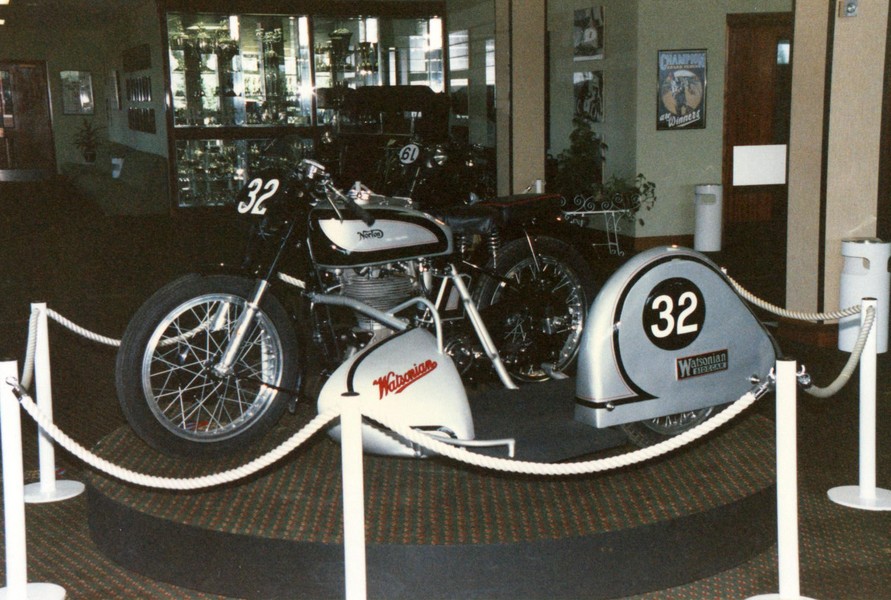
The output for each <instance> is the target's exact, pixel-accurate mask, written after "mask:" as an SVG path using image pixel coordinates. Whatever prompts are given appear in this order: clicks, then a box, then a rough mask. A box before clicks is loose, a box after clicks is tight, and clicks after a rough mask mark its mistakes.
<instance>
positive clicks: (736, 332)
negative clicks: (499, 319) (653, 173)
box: [575, 247, 777, 427]
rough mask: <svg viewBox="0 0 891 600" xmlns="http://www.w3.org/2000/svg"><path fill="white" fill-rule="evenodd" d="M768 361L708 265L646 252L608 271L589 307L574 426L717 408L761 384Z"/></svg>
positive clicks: (760, 334) (762, 340) (755, 328)
mask: <svg viewBox="0 0 891 600" xmlns="http://www.w3.org/2000/svg"><path fill="white" fill-rule="evenodd" d="M776 356H777V352H776V348H775V344H774V342H773V338H772V337H771V336H770V334H769V333H768V332H767V331H766V330H765V329H764V327H763V326H762V325H761V323H760V322H759V321H758V320H757V319H756V318H755V315H754V314H752V312H751V310H749V308H748V306H747V305H746V304H744V303H743V301H742V299H741V298H740V297H739V295H738V294H737V293H736V291H735V290H734V289H733V287H732V285H731V284H730V282H729V281H728V280H727V278H726V277H725V276H724V274H723V273H721V271H720V269H719V268H718V267H717V265H715V264H714V263H713V262H712V261H711V260H709V259H708V258H707V257H705V256H703V255H702V254H700V253H698V252H695V251H693V250H688V249H683V248H677V247H668V248H654V249H652V250H649V251H646V252H642V253H641V254H638V255H637V256H635V257H634V258H632V259H631V260H629V261H628V262H627V263H625V264H624V265H623V266H622V267H621V268H620V269H619V270H618V271H616V272H615V273H614V274H613V275H612V277H610V279H609V280H608V281H607V283H606V285H604V287H603V289H602V290H601V292H600V294H599V295H598V296H597V298H596V299H595V301H594V304H593V305H592V307H591V309H590V312H589V318H588V326H587V327H586V329H585V331H584V333H583V334H582V346H581V350H580V353H579V367H578V379H577V381H576V407H575V418H576V420H578V421H581V422H584V423H588V424H589V425H594V426H596V427H609V426H612V425H618V424H622V423H629V422H632V421H640V420H644V419H652V418H656V417H663V416H667V415H671V414H675V413H678V412H683V411H689V410H695V409H700V408H706V407H709V406H717V405H720V404H726V403H728V402H732V401H734V400H737V399H738V398H739V397H740V396H742V395H743V394H745V393H746V392H748V391H750V390H751V389H752V388H753V387H754V383H753V381H755V380H757V381H766V380H767V378H768V375H769V373H770V371H771V368H772V367H773V366H774V364H775V362H776Z"/></svg>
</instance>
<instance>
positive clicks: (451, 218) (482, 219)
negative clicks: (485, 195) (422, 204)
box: [428, 203, 501, 235]
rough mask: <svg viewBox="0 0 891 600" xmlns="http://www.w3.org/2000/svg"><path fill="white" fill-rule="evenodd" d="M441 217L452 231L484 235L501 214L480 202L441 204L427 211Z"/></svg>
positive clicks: (459, 233) (494, 227)
mask: <svg viewBox="0 0 891 600" xmlns="http://www.w3.org/2000/svg"><path fill="white" fill-rule="evenodd" d="M428 212H430V213H431V214H432V215H433V216H434V217H437V218H438V219H441V220H442V221H444V222H445V224H446V225H448V226H449V227H450V228H451V229H452V232H453V233H455V234H458V235H474V234H481V235H486V234H488V233H491V232H492V231H494V230H495V229H496V228H497V227H498V225H499V219H500V217H501V214H500V213H499V211H498V210H497V209H496V208H494V207H491V206H486V205H484V204H482V203H479V204H472V205H469V206H468V205H459V206H442V207H436V208H435V209H433V210H430V211H428Z"/></svg>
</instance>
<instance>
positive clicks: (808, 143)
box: [786, 2, 829, 312]
mask: <svg viewBox="0 0 891 600" xmlns="http://www.w3.org/2000/svg"><path fill="white" fill-rule="evenodd" d="M828 15H829V11H828V9H827V7H826V6H825V5H823V4H818V3H815V2H809V3H804V2H799V3H798V5H797V6H796V8H795V51H794V52H793V53H792V73H793V77H792V105H791V128H790V131H789V204H788V209H789V213H788V214H789V216H790V218H789V226H788V228H787V232H786V244H787V245H786V306H787V307H788V308H790V309H793V310H801V311H809V312H815V311H817V310H818V307H819V297H818V296H819V291H818V289H819V285H818V279H819V278H818V277H815V274H817V273H819V271H820V255H819V252H817V251H816V249H817V248H819V247H820V243H821V242H820V197H821V195H822V191H821V190H822V187H823V112H824V106H823V96H824V88H825V85H826V84H825V74H826V60H825V58H824V57H825V56H826V44H827V37H826V36H827V28H828V25H829V23H828Z"/></svg>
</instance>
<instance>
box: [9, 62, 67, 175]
mask: <svg viewBox="0 0 891 600" xmlns="http://www.w3.org/2000/svg"><path fill="white" fill-rule="evenodd" d="M0 116H2V122H0V181H10V180H12V181H15V180H22V179H34V178H40V177H45V176H48V175H50V174H52V173H53V172H54V171H55V168H56V159H55V151H54V149H53V133H52V123H51V121H50V110H49V94H48V93H47V80H46V64H45V63H42V62H7V61H0Z"/></svg>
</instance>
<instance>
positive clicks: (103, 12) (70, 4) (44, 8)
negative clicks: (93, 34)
mask: <svg viewBox="0 0 891 600" xmlns="http://www.w3.org/2000/svg"><path fill="white" fill-rule="evenodd" d="M137 3H138V0H9V4H8V5H0V19H5V20H6V25H5V26H6V27H16V28H22V29H35V28H51V29H53V28H56V27H59V26H63V25H65V24H69V23H71V22H72V21H88V22H96V20H98V21H99V22H101V21H105V20H108V19H111V18H112V17H114V16H116V15H118V14H120V12H121V11H122V10H125V9H126V7H127V5H128V4H137Z"/></svg>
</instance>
